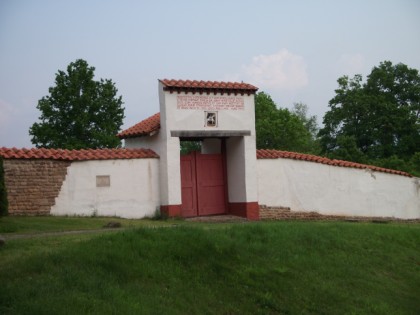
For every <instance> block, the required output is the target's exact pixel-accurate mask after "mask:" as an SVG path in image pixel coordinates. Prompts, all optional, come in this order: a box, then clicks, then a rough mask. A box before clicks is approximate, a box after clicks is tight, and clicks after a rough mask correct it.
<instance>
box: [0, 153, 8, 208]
mask: <svg viewBox="0 0 420 315" xmlns="http://www.w3.org/2000/svg"><path fill="white" fill-rule="evenodd" d="M8 207H9V202H8V200H7V190H6V183H5V180H4V167H3V159H2V158H1V157H0V216H5V215H7V213H8Z"/></svg>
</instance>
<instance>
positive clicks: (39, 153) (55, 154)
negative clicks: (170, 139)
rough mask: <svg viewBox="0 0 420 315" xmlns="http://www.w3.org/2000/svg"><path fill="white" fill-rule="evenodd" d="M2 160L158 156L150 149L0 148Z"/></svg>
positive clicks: (81, 159) (79, 159)
mask: <svg viewBox="0 0 420 315" xmlns="http://www.w3.org/2000/svg"><path fill="white" fill-rule="evenodd" d="M0 157H3V158H4V159H50V160H62V161H86V160H118V159H147V158H158V157H159V156H158V155H157V154H156V153H155V152H154V151H152V150H150V149H86V150H62V149H16V148H4V147H3V148H0Z"/></svg>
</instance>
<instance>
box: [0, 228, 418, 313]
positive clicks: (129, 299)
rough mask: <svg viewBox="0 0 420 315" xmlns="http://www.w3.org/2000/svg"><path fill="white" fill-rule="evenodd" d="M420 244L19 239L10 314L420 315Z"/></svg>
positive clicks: (250, 234)
mask: <svg viewBox="0 0 420 315" xmlns="http://www.w3.org/2000/svg"><path fill="white" fill-rule="evenodd" d="M208 226H209V225H206V227H208ZM219 227H223V228H219ZM419 244H420V226H419V225H415V224H412V225H409V224H406V225H404V224H395V223H392V224H368V223H357V224H356V223H345V222H336V223H325V222H272V223H271V222H270V223H268V222H265V223H264V222H261V223H250V224H241V225H239V224H238V225H218V224H214V225H211V228H202V227H201V226H199V225H194V226H189V225H188V224H187V225H182V226H180V227H176V228H162V229H146V228H138V229H130V230H125V231H122V232H118V233H115V234H103V235H72V236H60V237H48V238H36V239H33V240H29V239H25V240H13V241H9V242H8V243H7V244H6V246H4V247H2V248H0V284H1V290H0V314H418V313H419V310H420V300H419V298H418V297H419V295H420V248H419V246H420V245H419ZM4 261H6V262H4Z"/></svg>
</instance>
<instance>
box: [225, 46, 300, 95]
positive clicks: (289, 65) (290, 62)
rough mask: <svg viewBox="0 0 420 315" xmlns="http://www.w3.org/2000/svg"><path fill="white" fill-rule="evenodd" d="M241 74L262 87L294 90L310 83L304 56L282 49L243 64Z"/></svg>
mask: <svg viewBox="0 0 420 315" xmlns="http://www.w3.org/2000/svg"><path fill="white" fill-rule="evenodd" d="M241 70H242V71H241V75H235V76H233V77H243V78H244V79H246V81H248V82H249V83H252V84H254V85H256V86H258V87H260V88H261V89H273V90H288V91H293V90H297V89H300V88H302V87H305V86H306V85H307V84H308V74H307V72H306V64H305V61H304V59H303V57H301V56H299V55H295V54H293V53H291V52H289V51H288V50H287V49H281V50H280V51H279V52H277V53H275V54H272V55H259V56H255V57H253V58H252V62H251V63H250V64H248V65H243V66H242V69H241Z"/></svg>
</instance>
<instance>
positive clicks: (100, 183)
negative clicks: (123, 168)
mask: <svg viewBox="0 0 420 315" xmlns="http://www.w3.org/2000/svg"><path fill="white" fill-rule="evenodd" d="M110 186H111V178H110V176H109V175H98V176H96V187H110Z"/></svg>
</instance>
